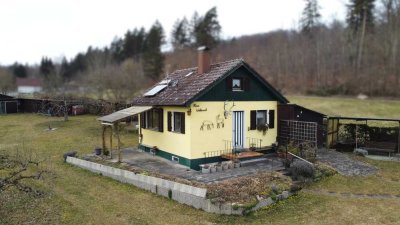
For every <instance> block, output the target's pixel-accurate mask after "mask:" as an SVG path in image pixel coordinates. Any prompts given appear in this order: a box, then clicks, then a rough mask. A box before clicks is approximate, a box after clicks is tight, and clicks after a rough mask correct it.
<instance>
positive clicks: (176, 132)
mask: <svg viewBox="0 0 400 225" xmlns="http://www.w3.org/2000/svg"><path fill="white" fill-rule="evenodd" d="M170 132H171V133H174V134H184V133H181V132H180V131H170Z"/></svg>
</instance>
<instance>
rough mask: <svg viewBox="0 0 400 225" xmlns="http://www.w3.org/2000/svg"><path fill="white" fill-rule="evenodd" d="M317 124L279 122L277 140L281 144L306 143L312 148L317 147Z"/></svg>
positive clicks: (291, 121) (289, 121) (290, 121)
mask: <svg viewBox="0 0 400 225" xmlns="http://www.w3.org/2000/svg"><path fill="white" fill-rule="evenodd" d="M317 131H318V124H317V123H315V122H304V121H295V120H281V121H280V131H279V140H280V142H281V144H283V145H286V144H288V143H294V144H303V143H307V144H309V145H311V146H313V147H316V146H317Z"/></svg>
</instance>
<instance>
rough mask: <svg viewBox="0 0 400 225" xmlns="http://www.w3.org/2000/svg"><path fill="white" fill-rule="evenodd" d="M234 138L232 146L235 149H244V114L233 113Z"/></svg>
mask: <svg viewBox="0 0 400 225" xmlns="http://www.w3.org/2000/svg"><path fill="white" fill-rule="evenodd" d="M232 128H233V132H232V133H233V137H232V142H233V143H232V145H233V148H234V149H237V148H243V147H244V146H243V144H244V112H243V111H234V112H233V125H232Z"/></svg>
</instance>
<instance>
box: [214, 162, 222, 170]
mask: <svg viewBox="0 0 400 225" xmlns="http://www.w3.org/2000/svg"><path fill="white" fill-rule="evenodd" d="M215 168H216V170H217V172H221V171H222V163H221V162H218V163H217V164H215Z"/></svg>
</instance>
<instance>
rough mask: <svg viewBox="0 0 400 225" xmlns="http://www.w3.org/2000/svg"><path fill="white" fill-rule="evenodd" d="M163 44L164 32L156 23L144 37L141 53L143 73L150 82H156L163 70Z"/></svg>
mask: <svg viewBox="0 0 400 225" xmlns="http://www.w3.org/2000/svg"><path fill="white" fill-rule="evenodd" d="M163 44H164V30H163V28H162V26H161V24H160V23H159V22H158V21H156V22H155V23H154V24H153V26H152V27H151V28H150V30H149V32H148V33H147V35H146V39H145V45H144V52H143V72H144V74H145V76H146V77H148V78H150V79H152V80H157V79H158V78H159V76H160V75H161V73H162V71H163V68H164V55H163V54H162V52H161V46H162V45H163Z"/></svg>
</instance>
